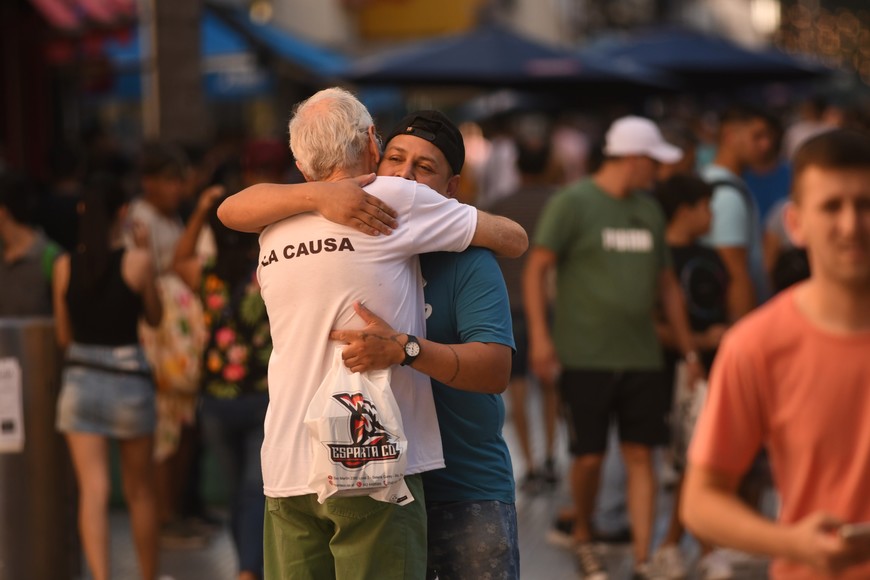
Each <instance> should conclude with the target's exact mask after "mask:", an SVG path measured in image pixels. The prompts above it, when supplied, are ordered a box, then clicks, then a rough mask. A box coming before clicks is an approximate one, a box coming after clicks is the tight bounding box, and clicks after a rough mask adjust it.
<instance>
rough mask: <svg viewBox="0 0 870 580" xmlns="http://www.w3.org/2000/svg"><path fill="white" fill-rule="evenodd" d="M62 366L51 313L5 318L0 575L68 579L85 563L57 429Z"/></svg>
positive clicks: (1, 339) (0, 387)
mask: <svg viewBox="0 0 870 580" xmlns="http://www.w3.org/2000/svg"><path fill="white" fill-rule="evenodd" d="M60 367H61V358H60V352H59V351H58V348H57V346H56V342H55V338H54V323H53V321H52V319H50V318H18V319H13V318H0V579H2V580H64V579H69V578H74V577H76V576H77V575H78V571H79V570H80V568H81V558H80V551H79V546H78V540H77V535H76V521H75V509H76V495H75V494H76V491H75V480H74V477H73V472H72V466H71V464H70V460H69V454H68V453H67V450H66V444H65V443H64V441H63V438H62V437H61V436H60V435H59V434H58V433H57V431H55V429H54V417H55V404H56V401H57V394H58V390H59V388H60ZM22 435H23V437H22Z"/></svg>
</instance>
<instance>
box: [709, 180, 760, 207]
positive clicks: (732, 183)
mask: <svg viewBox="0 0 870 580" xmlns="http://www.w3.org/2000/svg"><path fill="white" fill-rule="evenodd" d="M707 185H709V186H710V187H712V188H713V191H716V188H717V187H719V186H721V185H727V186H728V187H733V188H734V189H736V190H737V191H738V192H740V197H742V198H743V203H745V204H746V207H747V208H748V209H749V213H750V214H753V213H755V212H756V209H755V202H754V201H753V198H752V192H750V191H749V188H748V187H746V184H744V183H742V182H740V181H736V180H734V179H730V178H727V177H726V178H722V179H716V180H714V181H709V182H707Z"/></svg>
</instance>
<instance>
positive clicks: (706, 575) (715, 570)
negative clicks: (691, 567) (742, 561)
mask: <svg viewBox="0 0 870 580" xmlns="http://www.w3.org/2000/svg"><path fill="white" fill-rule="evenodd" d="M698 573H699V574H700V576H701V580H731V579H732V578H734V568H733V567H732V565H731V558H730V556H729V554H727V553H726V552H724V551H723V550H713V551H712V552H710V553H709V554H707V555H706V556H704V557H703V558H701V560H700V562H698Z"/></svg>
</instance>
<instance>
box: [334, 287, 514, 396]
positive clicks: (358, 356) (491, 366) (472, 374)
mask: <svg viewBox="0 0 870 580" xmlns="http://www.w3.org/2000/svg"><path fill="white" fill-rule="evenodd" d="M354 309H355V310H356V313H357V314H358V315H359V316H360V317H361V318H362V319H363V320H364V321H365V322H366V327H365V328H364V329H363V330H333V331H332V332H331V333H330V335H329V338H330V339H331V340H337V341H340V342H346V343H348V346H346V347H345V349H344V352H343V355H342V357H343V358H344V362H345V365H347V367H348V368H349V369H350V370H351V371H353V372H364V371H368V370H375V369H383V368H387V367H389V366H392V365H397V364H401V363H402V362H403V361H404V360H405V351H404V346H405V343H406V342H407V341H408V335H407V334H404V333H400V332H397V331H396V330H394V329H393V328H391V327H390V326H389V325H388V324H387V323H386V322H384V321H383V320H382V319H380V318H378V317H377V316H376V315H375V314H373V313H372V312H371V311H370V310H369V309H368V308H366V307H365V306H362V305H361V304H359V303H356V304H354ZM417 340H418V341H419V342H420V354H419V356H417V358H416V360H414V362H413V363H412V364H411V367H412V368H414V369H416V370H418V371H420V372H421V373H423V374H424V375H428V376H430V377H432V378H433V379H435V380H436V381H438V382H440V383H443V384H445V385H447V386H450V387H453V388H455V389H459V390H462V391H470V392H477V393H501V392H503V391H504V390H505V388H507V384H508V381H509V380H510V373H511V354H512V353H511V348H510V347H509V346H507V345H504V344H496V343H486V342H468V343H464V344H441V343H438V342H433V341H431V340H427V339H425V338H418V339H417Z"/></svg>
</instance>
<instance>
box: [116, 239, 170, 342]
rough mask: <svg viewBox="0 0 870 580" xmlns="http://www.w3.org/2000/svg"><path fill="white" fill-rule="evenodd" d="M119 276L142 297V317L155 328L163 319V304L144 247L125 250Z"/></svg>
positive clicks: (148, 254) (154, 274)
mask: <svg viewBox="0 0 870 580" xmlns="http://www.w3.org/2000/svg"><path fill="white" fill-rule="evenodd" d="M121 274H122V276H123V277H124V281H125V282H126V283H127V284H128V285H129V286H130V288H131V289H132V290H133V291H134V292H136V293H137V294H139V295H140V296H142V316H143V317H144V318H145V322H146V323H147V324H148V325H149V326H157V325H158V324H160V320H161V319H162V318H163V303H162V302H161V301H160V292H159V290H158V288H157V273H156V271H155V268H154V261H153V260H152V259H151V252H149V251H148V250H146V249H145V248H144V247H141V246H139V247H136V248H131V249H129V250H127V252H125V254H124V261H123V262H122V263H121Z"/></svg>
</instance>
